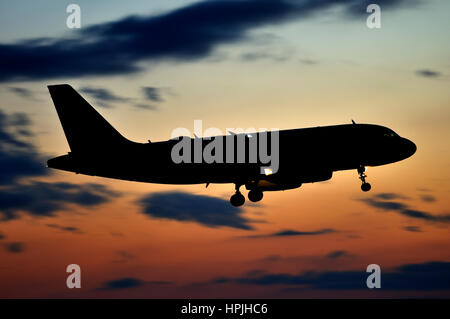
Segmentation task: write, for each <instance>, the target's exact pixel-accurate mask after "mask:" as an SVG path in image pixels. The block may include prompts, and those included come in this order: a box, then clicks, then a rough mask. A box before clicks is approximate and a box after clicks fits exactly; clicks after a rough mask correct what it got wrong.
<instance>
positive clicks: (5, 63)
mask: <svg viewBox="0 0 450 319" xmlns="http://www.w3.org/2000/svg"><path fill="white" fill-rule="evenodd" d="M377 3H378V4H379V5H380V6H382V7H383V8H396V7H400V6H402V5H403V4H406V3H408V4H411V2H410V1H406V0H378V2H377ZM367 4H368V2H367V1H363V2H361V1H360V0H323V1H316V0H305V1H293V0H247V1H244V0H239V1H225V0H216V1H210V0H206V1H200V2H195V3H192V4H188V5H186V6H184V7H182V8H178V9H175V10H173V11H170V12H166V13H162V14H158V15H150V16H129V17H126V18H123V19H121V20H118V21H113V22H108V23H102V24H97V25H92V26H90V27H85V28H83V29H81V30H80V31H78V32H77V33H74V34H71V36H70V37H65V38H34V39H30V40H25V41H21V42H17V43H12V44H0V82H5V81H12V80H21V81H22V80H37V79H49V78H67V77H81V76H99V75H101V76H108V75H112V74H131V73H135V72H139V71H142V70H143V69H144V68H145V66H143V65H142V63H141V62H143V61H147V62H153V63H155V62H158V61H167V60H171V61H179V62H183V61H192V60H198V59H201V58H205V57H208V56H209V55H211V53H212V52H213V51H214V49H215V48H216V47H217V46H219V45H222V44H229V43H236V42H239V41H243V40H248V39H249V38H250V35H249V31H250V30H253V29H255V28H258V27H263V26H266V25H274V24H280V23H285V22H289V21H293V20H295V19H299V18H307V17H310V16H312V15H314V14H316V13H318V12H321V11H324V10H327V9H329V8H331V7H334V6H340V7H342V8H343V10H344V12H346V13H347V17H351V18H354V17H356V16H358V17H360V15H361V14H364V15H366V14H367V13H366V12H365V8H366V5H367Z"/></svg>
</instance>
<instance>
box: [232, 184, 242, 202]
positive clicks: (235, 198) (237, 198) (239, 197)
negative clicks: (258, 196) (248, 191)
mask: <svg viewBox="0 0 450 319" xmlns="http://www.w3.org/2000/svg"><path fill="white" fill-rule="evenodd" d="M240 187H241V185H240V184H236V193H234V194H233V195H232V196H231V197H230V203H231V205H233V206H234V207H239V206H242V205H244V203H245V197H244V195H242V194H241V192H240V191H239V188H240Z"/></svg>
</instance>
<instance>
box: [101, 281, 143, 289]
mask: <svg viewBox="0 0 450 319" xmlns="http://www.w3.org/2000/svg"><path fill="white" fill-rule="evenodd" d="M142 285H144V282H143V281H142V280H140V279H136V278H121V279H116V280H111V281H107V282H105V283H104V284H103V286H102V287H101V288H100V289H101V290H117V289H129V288H136V287H140V286H142Z"/></svg>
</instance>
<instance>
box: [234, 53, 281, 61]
mask: <svg viewBox="0 0 450 319" xmlns="http://www.w3.org/2000/svg"><path fill="white" fill-rule="evenodd" d="M289 57H290V56H289V54H287V53H284V54H282V53H280V54H275V53H269V52H247V53H243V54H241V56H240V60H242V61H244V62H254V61H259V60H271V61H275V62H284V61H286V60H288V59H289Z"/></svg>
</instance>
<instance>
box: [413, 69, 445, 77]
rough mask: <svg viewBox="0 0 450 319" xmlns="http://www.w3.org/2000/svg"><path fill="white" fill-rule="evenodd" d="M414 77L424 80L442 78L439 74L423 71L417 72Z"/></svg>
mask: <svg viewBox="0 0 450 319" xmlns="http://www.w3.org/2000/svg"><path fill="white" fill-rule="evenodd" d="M416 75H418V76H421V77H424V78H439V77H441V76H442V73H441V72H438V71H433V70H428V69H423V70H417V71H416Z"/></svg>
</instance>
